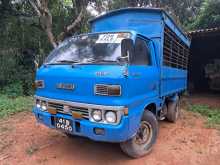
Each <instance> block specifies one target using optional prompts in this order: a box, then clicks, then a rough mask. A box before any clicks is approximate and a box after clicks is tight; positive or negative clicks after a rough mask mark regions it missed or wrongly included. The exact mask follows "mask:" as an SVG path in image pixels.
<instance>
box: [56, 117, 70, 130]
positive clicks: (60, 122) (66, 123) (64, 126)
mask: <svg viewBox="0 0 220 165" xmlns="http://www.w3.org/2000/svg"><path fill="white" fill-rule="evenodd" d="M72 125H73V124H72V121H71V120H69V119H64V118H60V117H58V118H56V128H57V129H61V130H63V131H66V132H72V131H73V126H72Z"/></svg>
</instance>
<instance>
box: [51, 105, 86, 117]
mask: <svg viewBox="0 0 220 165" xmlns="http://www.w3.org/2000/svg"><path fill="white" fill-rule="evenodd" d="M50 108H52V109H55V110H56V111H57V112H59V113H64V114H69V115H72V112H76V113H80V114H82V117H83V118H84V119H87V120H89V110H88V108H84V107H75V106H70V105H66V104H61V103H53V102H48V109H50Z"/></svg>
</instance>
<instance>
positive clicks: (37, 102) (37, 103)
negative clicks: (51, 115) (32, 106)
mask: <svg viewBox="0 0 220 165" xmlns="http://www.w3.org/2000/svg"><path fill="white" fill-rule="evenodd" d="M36 107H37V108H40V107H41V103H40V100H38V99H37V100H36Z"/></svg>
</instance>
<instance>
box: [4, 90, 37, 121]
mask: <svg viewBox="0 0 220 165" xmlns="http://www.w3.org/2000/svg"><path fill="white" fill-rule="evenodd" d="M32 106H33V99H32V97H22V96H19V97H16V98H9V97H8V96H6V95H2V94H0V118H3V117H7V116H9V115H12V114H15V113H18V112H22V111H30V110H31V108H32Z"/></svg>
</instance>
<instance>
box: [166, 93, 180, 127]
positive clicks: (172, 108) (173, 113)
mask: <svg viewBox="0 0 220 165" xmlns="http://www.w3.org/2000/svg"><path fill="white" fill-rule="evenodd" d="M167 108H168V110H167V115H166V118H167V120H168V121H169V122H172V123H175V122H176V121H177V120H178V118H179V115H180V108H179V97H178V98H177V99H176V101H169V102H168V103H167Z"/></svg>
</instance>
